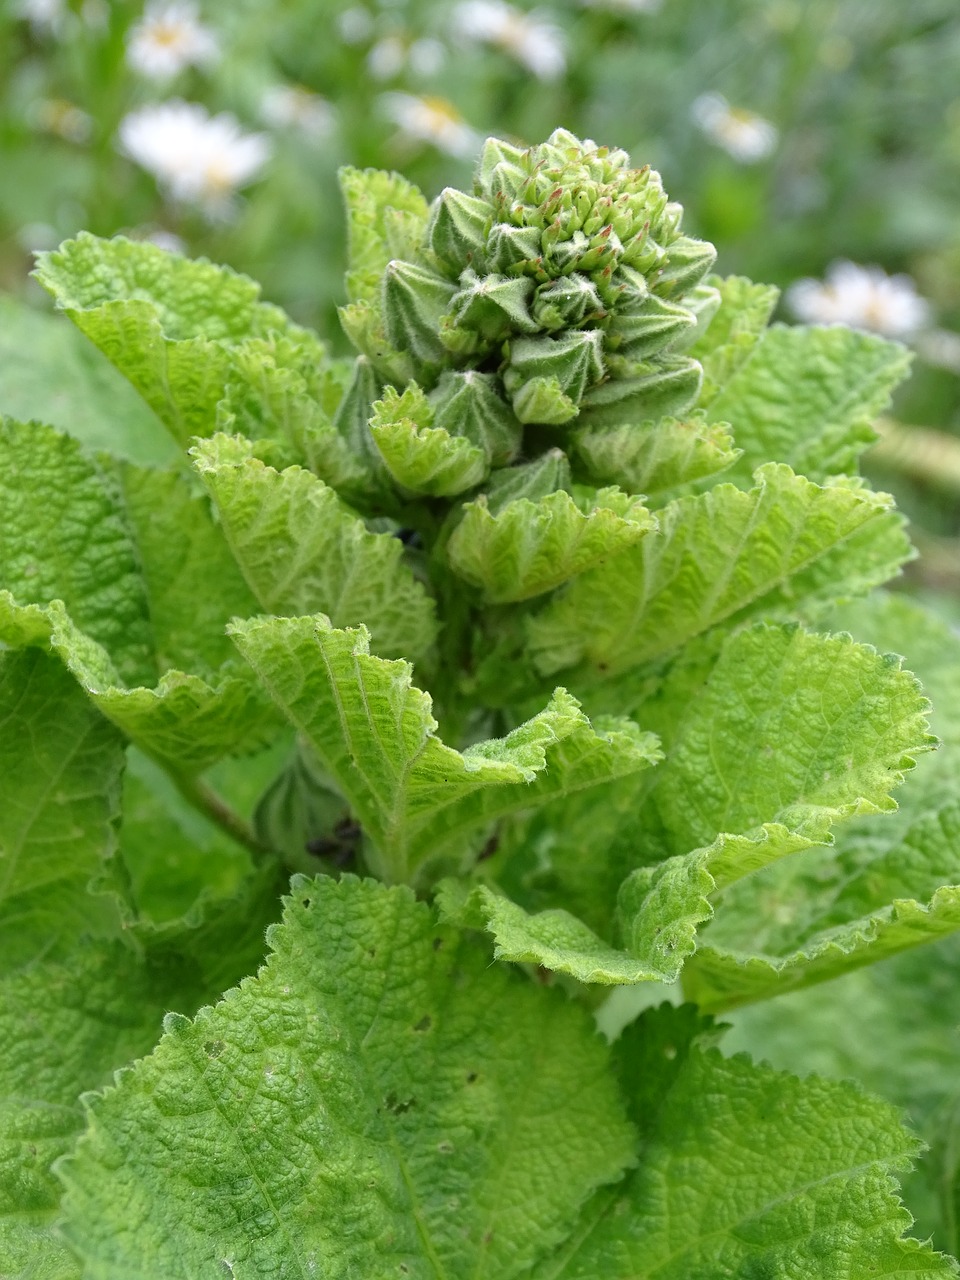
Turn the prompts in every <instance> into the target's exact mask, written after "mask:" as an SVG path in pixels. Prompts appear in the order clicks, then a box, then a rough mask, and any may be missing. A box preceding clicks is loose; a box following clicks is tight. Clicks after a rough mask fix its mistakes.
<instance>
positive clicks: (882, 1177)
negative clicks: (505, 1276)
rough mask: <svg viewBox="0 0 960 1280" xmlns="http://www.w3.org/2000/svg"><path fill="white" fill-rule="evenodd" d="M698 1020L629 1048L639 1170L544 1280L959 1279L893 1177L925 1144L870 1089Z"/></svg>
mask: <svg viewBox="0 0 960 1280" xmlns="http://www.w3.org/2000/svg"><path fill="white" fill-rule="evenodd" d="M714 1038H715V1033H714V1031H713V1030H712V1028H710V1027H709V1026H703V1025H702V1024H699V1023H698V1021H697V1019H696V1016H695V1014H694V1012H693V1010H691V1009H690V1008H689V1007H686V1008H683V1009H670V1008H668V1007H664V1008H662V1009H659V1010H652V1011H649V1012H648V1013H647V1014H645V1015H644V1016H643V1017H642V1018H641V1019H640V1021H639V1022H638V1023H636V1024H635V1025H634V1026H632V1027H630V1028H629V1029H628V1031H627V1032H626V1034H625V1036H624V1038H623V1040H622V1042H621V1043H620V1044H619V1045H618V1058H619V1061H620V1067H621V1076H622V1078H623V1081H624V1085H625V1087H626V1089H627V1091H628V1096H629V1097H630V1099H631V1104H632V1108H631V1109H632V1111H633V1114H634V1117H635V1119H636V1121H637V1123H638V1125H639V1127H640V1132H641V1142H640V1151H639V1160H638V1164H637V1168H636V1170H635V1171H634V1172H632V1173H630V1174H628V1176H627V1178H626V1180H625V1182H623V1183H621V1184H620V1185H618V1186H616V1187H611V1188H609V1189H603V1190H601V1191H599V1192H598V1193H597V1194H596V1195H595V1196H594V1198H593V1200H592V1201H591V1202H590V1203H589V1204H588V1205H587V1206H586V1208H585V1210H584V1212H583V1214H582V1215H581V1219H580V1222H579V1224H578V1226H577V1229H576V1230H575V1231H574V1232H573V1233H572V1235H571V1237H570V1240H569V1242H568V1243H567V1244H566V1245H564V1246H563V1247H561V1249H560V1250H558V1252H557V1254H556V1256H555V1257H554V1258H552V1259H550V1260H549V1261H548V1262H546V1263H544V1264H543V1265H541V1266H540V1267H538V1268H537V1269H536V1270H535V1271H534V1276H535V1277H536V1280H598V1277H601V1276H602V1277H603V1280H654V1278H655V1280H692V1278H693V1277H696V1280H729V1277H733V1276H737V1277H741V1276H742V1277H744V1278H746V1277H758V1278H759V1277H761V1276H762V1277H771V1278H772V1277H784V1278H786V1277H790V1280H824V1277H828V1276H829V1277H830V1280H864V1277H866V1276H895V1275H896V1276H905V1275H911V1276H916V1277H921V1276H922V1277H928V1278H929V1280H933V1277H944V1278H945V1277H951V1276H956V1275H957V1267H956V1264H955V1263H954V1262H953V1261H951V1260H950V1259H949V1258H945V1257H943V1256H942V1255H939V1254H936V1253H934V1252H933V1250H932V1249H931V1248H930V1246H929V1245H926V1244H921V1243H920V1242H919V1241H918V1240H914V1239H910V1238H905V1236H904V1233H905V1232H906V1231H907V1230H908V1229H909V1227H910V1226H911V1218H910V1215H909V1213H907V1211H906V1210H905V1209H904V1208H903V1206H902V1204H901V1203H900V1202H899V1200H898V1198H897V1196H896V1183H895V1182H894V1178H893V1175H897V1174H902V1173H904V1172H905V1171H907V1170H908V1169H909V1168H910V1165H911V1162H912V1160H913V1159H915V1157H916V1156H917V1154H918V1147H919V1143H918V1142H917V1140H916V1139H915V1138H913V1137H912V1136H911V1135H910V1134H908V1133H907V1132H906V1130H904V1128H903V1126H902V1124H901V1121H900V1117H899V1115H898V1113H897V1112H896V1110H895V1109H894V1108H892V1107H891V1106H889V1105H888V1104H887V1103H885V1102H881V1101H879V1100H878V1099H875V1098H871V1097H868V1096H867V1095H865V1094H863V1093H862V1092H861V1091H860V1090H859V1089H858V1088H856V1086H854V1085H852V1084H849V1083H838V1082H835V1081H831V1080H820V1079H817V1078H816V1077H811V1078H809V1079H806V1080H798V1079H797V1078H796V1077H795V1076H792V1075H787V1074H785V1073H782V1072H777V1071H773V1070H771V1069H770V1068H769V1067H767V1066H763V1065H760V1066H758V1065H755V1064H753V1063H752V1062H750V1061H749V1059H748V1058H746V1057H745V1056H739V1057H736V1058H724V1057H722V1056H721V1055H720V1053H719V1052H718V1051H717V1050H716V1049H714V1048H711V1047H709V1046H710V1042H711V1040H713V1039H714Z"/></svg>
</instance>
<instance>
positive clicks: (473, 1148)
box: [62, 877, 633, 1280]
mask: <svg viewBox="0 0 960 1280" xmlns="http://www.w3.org/2000/svg"><path fill="white" fill-rule="evenodd" d="M270 941H271V946H272V949H273V953H272V955H271V956H270V958H269V960H268V962H267V964H266V966H265V967H264V968H263V969H262V970H261V971H260V973H259V975H258V976H257V977H256V978H251V979H247V980H246V981H245V982H244V983H243V984H242V985H241V986H240V987H239V988H238V989H236V990H234V991H232V992H230V993H229V994H228V995H227V997H226V999H225V1000H224V1001H223V1002H221V1003H220V1004H219V1005H217V1006H216V1007H215V1008H208V1009H205V1010H203V1011H202V1012H201V1013H200V1014H199V1015H198V1016H197V1018H196V1019H195V1020H194V1021H193V1022H192V1023H191V1022H189V1021H187V1019H185V1018H181V1017H176V1016H174V1017H171V1018H168V1019H167V1022H166V1034H165V1035H164V1038H163V1040H162V1041H161V1043H160V1045H159V1047H158V1048H157V1050H156V1052H155V1053H154V1054H153V1055H152V1056H151V1057H150V1058H147V1059H145V1060H144V1061H142V1062H140V1063H139V1064H137V1066H136V1067H134V1068H133V1069H132V1070H131V1071H129V1072H127V1073H125V1074H124V1076H123V1077H122V1079H121V1080H120V1082H119V1083H118V1085H117V1087H116V1088H113V1089H110V1090H108V1091H107V1092H106V1093H105V1094H104V1095H103V1096H102V1097H100V1098H99V1099H97V1100H95V1101H93V1102H92V1103H91V1109H90V1126H89V1128H88V1132H87V1134H86V1136H85V1137H84V1138H83V1139H82V1140H81V1142H80V1144H79V1146H78V1148H77V1151H76V1155H75V1156H74V1157H73V1158H72V1159H71V1160H70V1161H69V1162H68V1163H66V1164H64V1165H63V1166H62V1169H63V1176H64V1179H65V1181H66V1183H67V1187H68V1191H67V1197H66V1209H67V1227H66V1231H67V1235H68V1238H69V1239H70V1241H71V1243H72V1244H73V1245H74V1246H75V1247H76V1248H77V1250H78V1252H79V1253H80V1255H81V1256H82V1258H83V1260H84V1264H85V1267H86V1270H85V1275H86V1276H88V1277H89V1278H90V1280H114V1278H115V1280H120V1278H121V1277H123V1280H133V1278H134V1277H140V1276H143V1277H146V1276H147V1275H150V1276H157V1275H168V1274H169V1275H172V1274H176V1275H179V1276H182V1277H183V1278H184V1280H189V1278H191V1277H197V1278H198V1280H199V1278H200V1277H205V1276H207V1275H210V1274H211V1273H212V1271H213V1270H215V1269H216V1268H218V1267H219V1268H221V1269H222V1266H223V1262H224V1260H226V1262H227V1263H228V1264H229V1266H230V1269H231V1270H232V1271H233V1272H234V1274H235V1275H246V1274H249V1275H271V1276H275V1277H277V1280H283V1278H284V1277H288V1276H289V1277H295V1276H302V1275H305V1274H310V1273H311V1272H315V1273H316V1274H326V1275H331V1276H333V1275H345V1274H351V1273H353V1274H357V1275H364V1276H369V1277H371V1280H372V1278H373V1277H381V1276H383V1277H386V1276H388V1275H394V1274H397V1273H398V1272H399V1270H400V1268H401V1267H403V1268H405V1269H406V1270H405V1272H404V1274H407V1275H410V1276H411V1277H416V1278H421V1277H422V1278H424V1280H426V1278H428V1277H451V1276H454V1275H468V1274H469V1275H483V1276H485V1277H489V1278H490V1280H509V1278H510V1277H515V1276H520V1275H522V1274H523V1273H524V1272H525V1271H526V1270H527V1269H528V1268H529V1267H530V1266H531V1265H532V1264H533V1263H534V1262H535V1261H536V1260H537V1258H538V1256H541V1255H542V1254H543V1253H544V1252H545V1251H546V1250H547V1249H548V1248H550V1247H552V1246H553V1245H554V1244H556V1243H558V1242H559V1240H561V1239H562V1238H563V1236H564V1234H565V1229H566V1226H567V1224H568V1222H569V1221H570V1218H571V1217H572V1216H573V1215H574V1214H575V1213H576V1211H577V1209H578V1208H579V1206H580V1204H581V1203H582V1202H583V1201H584V1199H585V1198H586V1197H587V1196H588V1195H589V1194H590V1193H591V1192H592V1191H593V1190H594V1188H596V1187H597V1186H598V1185H601V1184H603V1183H605V1182H608V1181H611V1180H613V1179H615V1178H617V1177H618V1176H619V1175H620V1173H621V1172H622V1170H623V1168H624V1167H625V1165H626V1164H628V1163H629V1161H630V1159H631V1155H632V1145H633V1143H632V1132H631V1129H630V1127H629V1126H628V1125H627V1123H626V1121H625V1117H624V1115H623V1112H622V1104H621V1103H620V1100H619V1097H618V1096H617V1092H616V1090H615V1087H614V1082H613V1078H612V1075H611V1074H609V1068H608V1061H607V1051H606V1050H605V1048H604V1046H603V1044H602V1042H601V1041H600V1040H599V1039H598V1038H597V1037H596V1035H595V1033H594V1032H593V1029H592V1027H591V1024H590V1021H589V1019H588V1018H587V1017H586V1016H585V1015H584V1014H582V1013H581V1011H579V1010H577V1009H575V1008H574V1007H573V1006H572V1005H571V1004H570V1003H569V1002H568V1001H566V1000H565V999H564V998H563V997H562V996H561V995H560V994H559V993H553V992H549V993H547V992H542V991H538V990H536V989H535V988H533V987H531V986H530V985H529V984H528V983H527V982H525V981H524V980H522V979H519V978H517V979H515V978H513V976H512V975H509V974H507V973H506V972H504V971H494V972H490V971H489V969H488V967H487V960H486V956H485V954H484V953H483V951H482V950H480V949H478V948H475V947H474V946H472V945H471V944H470V942H469V940H466V939H464V938H463V936H462V935H457V934H456V933H453V932H451V931H449V930H446V929H441V928H438V926H437V925H436V924H435V922H434V920H433V918H432V914H431V912H430V911H429V910H428V908H427V907H426V906H424V905H422V904H417V903H415V902H414V900H413V897H412V895H411V894H410V893H409V891H407V890H404V889H392V890H390V889H386V888H384V887H383V886H381V885H377V884H374V883H372V882H370V881H363V882H361V881H357V880H355V879H353V878H352V877H348V878H346V879H344V880H342V881H340V882H334V881H332V880H331V879H329V878H324V877H321V878H318V879H317V880H315V881H307V880H304V879H302V878H298V879H297V880H296V881H295V882H294V892H293V896H292V897H291V898H290V899H289V900H288V902H287V907H286V913H285V917H284V923H283V925H282V926H281V927H279V928H276V929H275V930H273V931H272V933H271V938H270ZM399 1044H402V1045H403V1051H402V1052H398V1049H397V1046H398V1045H399ZM520 1064H522V1074H519V1075H518V1066H519V1065H520ZM524 1082H526V1083H524ZM214 1098H216V1099H218V1102H217V1105H216V1106H213V1105H211V1100H212V1099H214ZM199 1188H202V1194H200V1195H198V1194H197V1192H198V1189H199ZM452 1198H455V1200H456V1202H457V1211H456V1213H453V1214H452V1213H451V1209H450V1205H451V1199H452ZM132 1223H135V1224H136V1228H135V1229H131V1226H130V1224H132Z"/></svg>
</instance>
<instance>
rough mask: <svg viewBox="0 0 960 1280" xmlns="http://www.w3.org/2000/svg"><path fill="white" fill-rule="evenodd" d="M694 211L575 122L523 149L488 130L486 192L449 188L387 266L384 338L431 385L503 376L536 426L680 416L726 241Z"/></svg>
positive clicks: (507, 393)
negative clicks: (684, 218)
mask: <svg viewBox="0 0 960 1280" xmlns="http://www.w3.org/2000/svg"><path fill="white" fill-rule="evenodd" d="M681 215H682V210H681V208H680V206H679V205H677V204H673V203H671V202H669V201H668V199H667V196H666V193H665V192H664V190H663V187H662V185H661V182H660V177H659V175H658V174H657V173H656V172H654V171H653V170H652V169H650V168H649V167H644V168H641V169H633V168H631V167H630V162H629V158H628V156H627V155H626V153H625V152H623V151H618V150H610V149H608V148H606V147H599V146H597V145H596V144H595V143H593V142H590V141H587V142H581V141H580V140H579V139H577V138H575V137H574V136H573V135H572V134H570V133H568V132H566V131H565V130H557V131H556V132H555V133H553V134H552V135H551V137H550V138H549V139H548V141H547V142H545V143H543V144H541V145H540V146H535V147H531V148H529V149H526V150H523V149H521V148H518V147H514V146H511V145H510V144H508V143H506V142H502V141H500V140H498V139H493V138H492V139H489V140H488V141H487V142H486V144H485V146H484V148H483V151H482V154H481V157H480V162H479V165H478V168H477V173H476V178H475V183H474V190H473V193H472V194H468V193H465V192H461V191H456V190H453V189H450V188H448V189H447V190H445V191H444V192H443V193H442V194H441V195H440V197H439V198H438V199H437V200H436V201H435V202H434V204H433V206H432V208H431V211H430V216H429V219H428V221H427V223H426V226H425V228H424V233H423V237H422V240H421V243H420V244H419V246H418V247H417V249H416V251H415V253H413V254H411V255H410V256H407V257H403V258H396V259H394V260H393V261H391V262H390V263H389V264H388V266H387V268H386V271H385V273H384V277H383V282H382V291H381V297H380V306H379V310H380V314H381V317H382V332H383V335H384V337H385V339H386V342H387V344H388V345H389V347H390V348H392V349H393V350H394V351H395V352H400V353H404V354H405V355H406V356H408V357H409V358H410V360H411V361H412V368H413V372H414V376H415V377H416V379H417V380H418V382H419V383H420V384H421V385H423V386H426V387H429V386H431V385H432V384H433V383H434V382H436V380H437V379H438V378H439V377H440V375H441V373H442V372H443V371H444V370H450V369H476V370H480V371H483V372H485V373H490V374H494V375H496V376H497V377H498V378H499V379H500V385H501V386H502V392H503V396H504V399H505V401H506V402H507V403H508V404H509V405H510V406H511V408H512V411H513V413H514V414H515V415H516V417H517V419H518V420H519V422H520V423H523V424H535V423H536V424H543V425H548V426H559V425H563V424H564V423H567V422H570V421H571V420H573V419H574V418H578V419H580V421H581V422H582V423H588V422H592V421H597V422H608V421H624V420H630V419H638V420H639V419H642V418H649V417H657V416H660V415H661V414H664V413H676V412H681V411H682V410H683V409H684V408H686V407H688V406H689V404H690V403H691V402H692V401H693V399H694V398H695V397H696V394H697V390H698V387H699V378H700V371H699V366H698V365H697V363H696V361H693V360H690V359H689V358H686V357H684V356H683V355H682V354H681V352H682V350H683V347H684V346H685V344H688V343H689V342H690V341H692V339H693V337H694V336H695V334H696V332H697V327H698V323H703V322H705V321H706V320H707V319H709V315H710V314H712V309H713V307H714V306H715V305H716V301H715V299H716V295H715V293H714V291H713V290H711V289H709V288H708V287H707V286H704V285H702V284H701V281H702V280H703V277H704V276H705V275H706V273H707V272H708V271H709V269H710V267H711V266H712V264H713V261H714V258H715V251H714V249H713V246H712V245H710V244H707V243H706V242H704V241H700V240H695V239H693V238H691V237H689V236H686V235H684V234H682V232H681V230H680V219H681Z"/></svg>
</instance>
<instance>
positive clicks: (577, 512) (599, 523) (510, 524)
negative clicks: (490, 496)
mask: <svg viewBox="0 0 960 1280" xmlns="http://www.w3.org/2000/svg"><path fill="white" fill-rule="evenodd" d="M654 527H655V521H654V519H653V517H652V516H651V514H650V512H649V511H648V510H647V509H646V507H644V506H643V504H642V502H641V500H640V499H639V498H630V497H628V496H627V495H626V494H624V493H621V492H620V490H619V489H616V488H611V489H600V490H598V491H597V493H596V496H595V498H594V500H593V502H592V503H591V504H590V507H589V509H588V510H587V511H583V510H581V509H580V507H579V506H578V505H577V503H576V502H575V501H574V500H573V498H572V497H571V496H570V494H569V493H567V492H566V491H565V490H563V489H557V490H555V491H554V492H553V493H550V494H547V496H546V497H544V498H540V499H539V500H538V501H536V502H531V501H530V500H529V499H527V498H520V499H518V500H517V501H514V502H509V503H507V505H506V506H504V507H503V508H502V509H501V510H499V511H497V512H496V513H492V512H491V511H490V508H489V506H488V504H487V500H486V495H484V494H481V495H480V497H479V498H477V499H476V500H475V501H473V502H469V503H467V504H465V506H464V515H463V518H462V519H461V521H460V523H459V524H458V525H457V527H456V529H454V531H453V535H452V536H451V538H450V541H449V542H448V544H447V558H448V559H449V561H450V566H451V568H452V569H453V571H454V572H455V573H456V574H458V575H459V576H460V577H461V578H465V579H466V581H467V582H470V583H472V584H473V585H474V586H478V587H482V588H483V592H484V598H485V599H486V600H487V601H488V602H490V603H491V604H505V603H507V602H510V601H517V600H529V599H530V598H531V597H532V596H537V595H543V594H544V592H547V591H552V590H553V588H554V587H557V586H559V585H560V584H561V583H562V582H566V581H567V580H568V579H569V578H572V577H575V576H576V575H577V574H578V573H583V571H584V570H585V569H588V568H589V567H590V566H591V565H594V564H597V563H598V562H599V561H601V560H603V559H605V558H606V557H607V556H609V555H616V553H617V552H618V551H622V550H624V549H625V548H626V547H631V546H634V545H635V544H636V543H637V542H639V541H640V539H641V538H643V537H644V535H645V534H647V533H649V531H650V530H651V529H652V528H654Z"/></svg>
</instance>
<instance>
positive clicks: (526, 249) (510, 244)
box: [486, 222, 540, 274]
mask: <svg viewBox="0 0 960 1280" xmlns="http://www.w3.org/2000/svg"><path fill="white" fill-rule="evenodd" d="M486 253H487V263H488V264H489V267H490V270H491V271H500V272H511V273H516V272H518V271H524V270H525V269H526V270H528V271H529V272H530V273H531V274H532V273H533V272H534V271H535V270H537V269H538V264H539V261H540V231H539V229H538V228H537V227H514V226H511V224H510V223H509V222H496V223H494V225H493V226H492V227H491V229H490V235H489V237H488V239H487V246H486Z"/></svg>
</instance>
